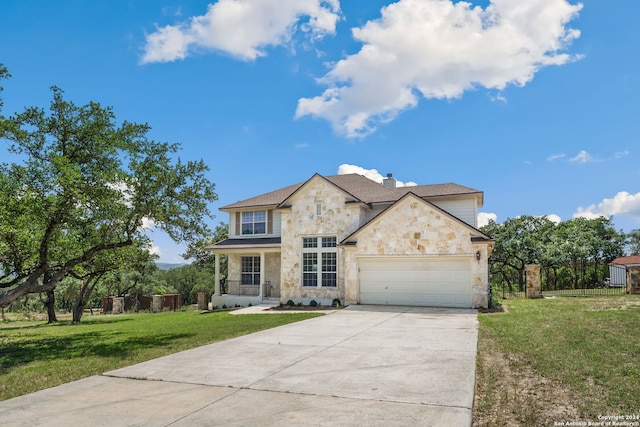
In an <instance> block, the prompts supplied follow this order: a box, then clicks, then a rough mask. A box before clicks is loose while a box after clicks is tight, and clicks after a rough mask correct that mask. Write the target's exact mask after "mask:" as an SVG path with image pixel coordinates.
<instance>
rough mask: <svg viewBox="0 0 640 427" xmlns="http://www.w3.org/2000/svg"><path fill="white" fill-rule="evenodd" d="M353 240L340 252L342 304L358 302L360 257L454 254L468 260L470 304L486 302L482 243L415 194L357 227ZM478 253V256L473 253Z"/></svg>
mask: <svg viewBox="0 0 640 427" xmlns="http://www.w3.org/2000/svg"><path fill="white" fill-rule="evenodd" d="M353 238H354V240H355V241H356V242H357V243H356V244H355V245H353V246H346V247H345V248H344V251H343V257H344V264H345V265H346V266H349V267H347V268H346V274H345V296H344V298H345V303H346V304H354V303H358V302H359V285H358V268H357V265H358V257H360V256H380V257H385V256H414V257H425V258H429V257H434V256H435V257H437V256H456V257H466V258H468V259H469V263H470V270H471V277H472V285H471V301H472V305H473V307H486V306H487V304H488V293H487V290H488V275H487V271H488V252H487V245H486V244H474V243H473V242H472V241H471V239H470V232H469V229H468V228H467V227H466V226H465V225H463V224H461V223H460V222H459V221H458V220H456V219H455V218H453V217H451V216H450V215H447V214H445V213H443V212H442V211H441V210H439V209H437V208H435V207H434V206H433V205H431V204H429V203H426V202H424V201H423V200H421V199H419V198H417V197H413V196H410V197H406V198H405V199H403V200H401V201H400V202H399V203H397V204H396V205H395V206H393V207H392V208H390V209H389V210H388V211H386V212H384V213H383V214H382V215H381V216H380V217H379V218H377V219H375V220H374V221H373V222H372V223H370V224H368V225H367V226H366V227H365V228H363V229H362V230H360V231H359V232H358V233H357V234H356V235H355V236H353ZM478 252H479V259H478V257H477V256H476V253H478Z"/></svg>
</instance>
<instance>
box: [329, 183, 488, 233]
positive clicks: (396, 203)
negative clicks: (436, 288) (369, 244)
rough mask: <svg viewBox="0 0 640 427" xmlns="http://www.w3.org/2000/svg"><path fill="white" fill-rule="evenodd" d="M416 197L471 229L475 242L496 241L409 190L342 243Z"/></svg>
mask: <svg viewBox="0 0 640 427" xmlns="http://www.w3.org/2000/svg"><path fill="white" fill-rule="evenodd" d="M410 197H411V198H414V199H416V200H418V201H420V202H422V203H424V204H425V205H427V206H429V207H430V208H432V209H434V210H436V211H438V212H440V213H442V214H443V215H446V216H448V217H449V218H452V219H454V220H455V221H456V222H458V223H459V224H460V225H461V226H463V227H465V228H467V229H468V230H469V232H470V233H472V234H474V235H473V236H470V238H471V239H472V240H473V241H474V242H478V243H480V242H485V243H492V242H494V240H493V239H492V238H491V237H489V236H488V235H486V234H485V233H483V232H482V231H480V230H478V229H477V228H475V227H473V226H471V225H469V224H467V223H466V222H464V221H463V220H461V219H460V218H458V217H456V216H454V215H451V214H450V213H449V212H447V211H445V210H443V209H441V208H439V207H438V206H436V205H434V204H433V203H431V202H429V201H428V200H424V199H423V198H422V197H420V196H418V195H417V194H415V193H413V192H411V191H408V192H407V193H406V194H405V195H404V196H403V197H401V198H400V199H399V200H397V201H396V202H394V203H393V204H392V205H391V206H389V207H387V208H386V209H385V210H383V211H382V212H381V213H379V214H378V215H376V216H375V217H373V218H371V219H370V220H369V221H367V222H365V223H364V224H363V225H362V226H361V227H360V228H358V229H357V230H356V231H354V232H353V233H351V234H350V235H348V236H347V237H346V238H344V239H343V240H342V242H340V244H341V245H349V244H351V243H352V241H353V239H354V238H355V237H357V235H358V234H360V233H361V232H362V231H363V230H364V229H366V228H368V227H369V225H371V224H372V223H374V222H377V221H378V220H380V219H381V218H382V217H384V216H385V214H386V213H388V212H390V211H391V210H393V208H394V207H395V206H396V205H398V204H400V203H401V202H402V201H403V200H404V199H407V198H410Z"/></svg>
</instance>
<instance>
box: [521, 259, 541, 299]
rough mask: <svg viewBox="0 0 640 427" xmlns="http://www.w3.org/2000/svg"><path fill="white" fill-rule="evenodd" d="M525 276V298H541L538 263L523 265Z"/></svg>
mask: <svg viewBox="0 0 640 427" xmlns="http://www.w3.org/2000/svg"><path fill="white" fill-rule="evenodd" d="M524 271H525V273H526V276H527V298H541V297H542V290H541V288H540V282H541V277H540V265H539V264H527V265H525V266H524Z"/></svg>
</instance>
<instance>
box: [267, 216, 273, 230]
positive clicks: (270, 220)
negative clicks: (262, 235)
mask: <svg viewBox="0 0 640 427" xmlns="http://www.w3.org/2000/svg"><path fill="white" fill-rule="evenodd" d="M267 234H273V211H267Z"/></svg>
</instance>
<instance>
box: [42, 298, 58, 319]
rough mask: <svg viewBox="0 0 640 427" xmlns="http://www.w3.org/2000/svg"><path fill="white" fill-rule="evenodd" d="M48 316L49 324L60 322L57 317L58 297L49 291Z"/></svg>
mask: <svg viewBox="0 0 640 427" xmlns="http://www.w3.org/2000/svg"><path fill="white" fill-rule="evenodd" d="M45 304H46V306H47V316H48V317H49V321H48V323H55V322H57V321H58V318H57V317H56V296H55V294H54V293H53V291H47V301H46V302H45Z"/></svg>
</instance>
